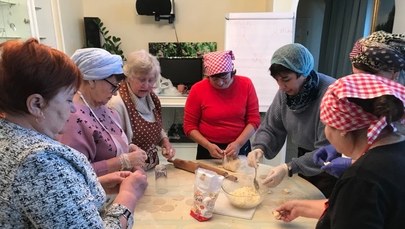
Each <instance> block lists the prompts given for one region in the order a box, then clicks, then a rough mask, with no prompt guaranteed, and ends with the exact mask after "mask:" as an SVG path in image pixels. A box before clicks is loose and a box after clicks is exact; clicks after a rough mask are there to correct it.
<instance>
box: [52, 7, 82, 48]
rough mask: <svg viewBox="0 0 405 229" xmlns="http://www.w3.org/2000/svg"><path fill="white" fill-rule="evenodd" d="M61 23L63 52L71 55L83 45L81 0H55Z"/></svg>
mask: <svg viewBox="0 0 405 229" xmlns="http://www.w3.org/2000/svg"><path fill="white" fill-rule="evenodd" d="M57 1H58V2H59V9H60V11H59V12H60V20H61V21H60V23H61V24H62V31H61V32H62V36H63V37H62V39H63V43H64V50H63V51H64V52H65V53H66V54H68V55H69V56H71V55H72V54H73V53H74V51H75V50H76V49H79V48H82V47H84V39H83V38H84V26H83V4H82V1H81V0H69V1H66V0H57Z"/></svg>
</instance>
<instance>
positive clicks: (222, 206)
mask: <svg viewBox="0 0 405 229" xmlns="http://www.w3.org/2000/svg"><path fill="white" fill-rule="evenodd" d="M255 211H256V208H251V209H241V208H236V207H234V206H233V205H232V204H231V203H230V202H229V200H228V198H227V197H226V196H225V193H224V192H223V191H222V190H221V191H220V192H219V195H218V198H217V201H216V202H215V207H214V213H215V214H219V215H225V216H232V217H237V218H242V219H252V218H253V215H254V214H255Z"/></svg>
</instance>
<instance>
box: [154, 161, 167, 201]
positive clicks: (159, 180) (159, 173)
mask: <svg viewBox="0 0 405 229" xmlns="http://www.w3.org/2000/svg"><path fill="white" fill-rule="evenodd" d="M155 189H156V193H157V194H165V193H167V192H168V189H167V168H166V165H164V164H159V165H156V166H155Z"/></svg>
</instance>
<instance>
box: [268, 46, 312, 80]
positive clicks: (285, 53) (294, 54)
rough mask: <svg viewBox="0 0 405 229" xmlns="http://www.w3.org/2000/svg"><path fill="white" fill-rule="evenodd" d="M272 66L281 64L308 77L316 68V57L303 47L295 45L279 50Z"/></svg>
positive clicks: (274, 55)
mask: <svg viewBox="0 0 405 229" xmlns="http://www.w3.org/2000/svg"><path fill="white" fill-rule="evenodd" d="M271 64H280V65H282V66H284V67H286V68H288V69H290V70H292V71H294V72H296V73H299V74H302V75H303V76H304V77H307V76H308V75H309V74H310V73H311V71H312V70H313V68H314V57H313V56H312V54H311V53H310V52H309V50H308V49H307V48H305V47H304V46H303V45H301V44H298V43H293V44H288V45H284V46H282V47H280V48H279V49H277V50H276V51H275V52H274V54H273V57H272V58H271ZM271 64H270V65H271Z"/></svg>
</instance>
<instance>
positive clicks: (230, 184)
mask: <svg viewBox="0 0 405 229" xmlns="http://www.w3.org/2000/svg"><path fill="white" fill-rule="evenodd" d="M222 190H223V191H224V193H225V196H226V197H227V198H228V200H229V202H230V203H231V204H232V205H233V206H235V207H237V208H243V209H249V208H254V207H256V206H258V205H259V204H261V203H262V202H263V200H264V198H265V197H266V195H267V193H268V192H269V188H268V187H267V186H265V185H262V184H260V182H259V189H258V190H256V188H255V187H254V185H253V176H238V181H236V182H234V181H231V180H228V179H225V180H224V181H223V183H222Z"/></svg>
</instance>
